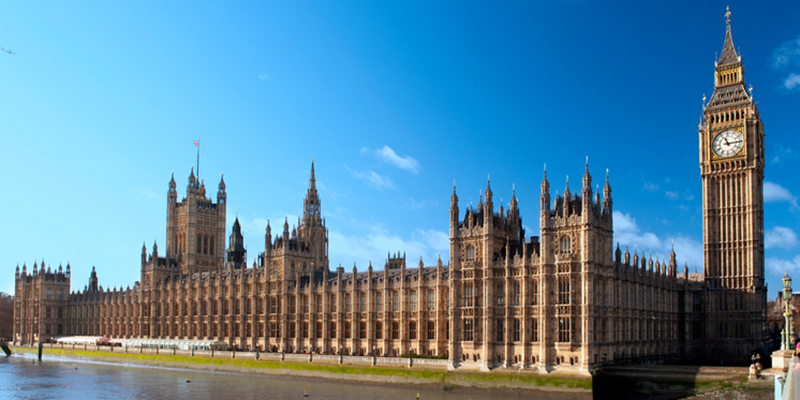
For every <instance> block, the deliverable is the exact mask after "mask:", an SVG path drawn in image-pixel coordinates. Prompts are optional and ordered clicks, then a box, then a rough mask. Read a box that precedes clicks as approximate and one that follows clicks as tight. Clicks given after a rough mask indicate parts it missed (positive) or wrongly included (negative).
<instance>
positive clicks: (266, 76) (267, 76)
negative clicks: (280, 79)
mask: <svg viewBox="0 0 800 400" xmlns="http://www.w3.org/2000/svg"><path fill="white" fill-rule="evenodd" d="M258 79H261V80H262V81H271V80H272V75H270V74H258Z"/></svg>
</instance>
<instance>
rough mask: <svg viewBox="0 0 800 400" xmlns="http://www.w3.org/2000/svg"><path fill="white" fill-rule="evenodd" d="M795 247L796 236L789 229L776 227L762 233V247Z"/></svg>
mask: <svg viewBox="0 0 800 400" xmlns="http://www.w3.org/2000/svg"><path fill="white" fill-rule="evenodd" d="M796 245H797V234H796V233H794V231H793V230H792V229H790V228H787V227H784V226H776V227H774V228H772V229H770V230H768V231H767V232H766V233H764V247H766V248H768V249H772V248H775V247H780V248H784V249H791V248H792V247H794V246H796Z"/></svg>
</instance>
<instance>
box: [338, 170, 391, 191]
mask: <svg viewBox="0 0 800 400" xmlns="http://www.w3.org/2000/svg"><path fill="white" fill-rule="evenodd" d="M344 167H345V168H347V170H348V171H350V174H352V175H353V176H354V177H356V178H358V179H361V180H362V181H364V182H366V183H367V184H368V185H371V186H374V187H376V188H379V189H382V188H389V189H391V188H393V187H394V183H392V180H391V178H389V177H388V176H383V175H379V174H378V173H376V172H375V171H373V170H369V171H367V172H361V171H356V170H354V169H352V168H350V167H348V166H347V165H345V166H344Z"/></svg>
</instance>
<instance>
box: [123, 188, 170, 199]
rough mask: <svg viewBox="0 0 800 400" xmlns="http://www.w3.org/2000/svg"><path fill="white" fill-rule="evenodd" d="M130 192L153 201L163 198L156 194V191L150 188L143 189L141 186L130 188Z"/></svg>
mask: <svg viewBox="0 0 800 400" xmlns="http://www.w3.org/2000/svg"><path fill="white" fill-rule="evenodd" d="M130 192H131V194H135V195H137V196H142V197H145V198H147V199H150V200H155V201H162V200H164V199H163V198H162V197H161V196H159V195H158V193H156V192H154V191H152V190H150V189H145V188H143V187H135V188H133V189H131V190H130Z"/></svg>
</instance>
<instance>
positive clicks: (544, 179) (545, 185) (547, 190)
mask: <svg viewBox="0 0 800 400" xmlns="http://www.w3.org/2000/svg"><path fill="white" fill-rule="evenodd" d="M541 188H542V196H544V194H545V193H547V194H548V195H549V194H550V182H548V181H547V164H545V165H544V172H543V173H542V185H541Z"/></svg>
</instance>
